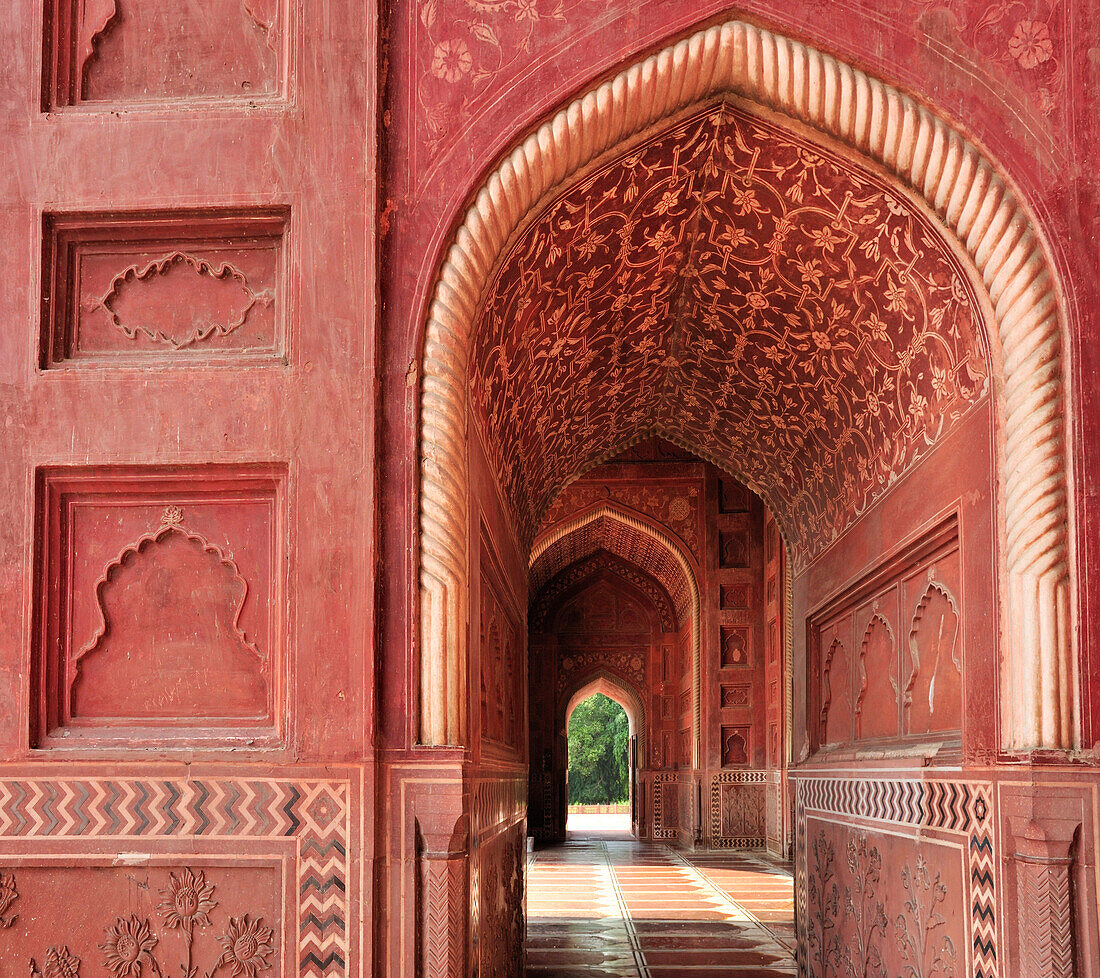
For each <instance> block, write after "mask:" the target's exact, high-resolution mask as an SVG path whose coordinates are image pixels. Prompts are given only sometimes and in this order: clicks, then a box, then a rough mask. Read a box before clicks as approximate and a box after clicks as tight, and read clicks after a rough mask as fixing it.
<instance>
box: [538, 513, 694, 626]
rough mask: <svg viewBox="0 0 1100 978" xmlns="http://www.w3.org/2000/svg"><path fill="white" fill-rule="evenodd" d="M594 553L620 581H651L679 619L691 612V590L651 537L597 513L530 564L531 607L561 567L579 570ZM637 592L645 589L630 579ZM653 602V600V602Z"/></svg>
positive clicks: (679, 569) (677, 566)
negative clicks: (610, 560)
mask: <svg viewBox="0 0 1100 978" xmlns="http://www.w3.org/2000/svg"><path fill="white" fill-rule="evenodd" d="M594 554H607V555H614V557H615V558H617V560H615V561H614V564H615V566H614V568H613V569H614V570H615V571H616V573H619V575H620V576H622V577H624V579H629V578H630V577H631V574H630V573H627V571H628V570H629V571H631V572H635V571H636V572H637V574H638V575H644V576H646V577H650V578H653V579H654V580H655V581H656V582H657V583H658V584H659V585H660V587H662V588H663V589H664V591H665V593H666V594H667V595H668V597H669V598H670V599H671V601H672V605H673V607H674V608H675V611H676V615H677V617H678V618H679V620H680V621H681V623H682V622H685V621H687V620H688V616H689V614H690V612H691V596H692V593H693V591H692V586H691V581H690V580H689V579H688V577H687V574H686V573H685V571H684V568H683V567H681V566H680V564H679V563H678V562H677V560H676V559H675V557H674V556H673V554H672V552H671V551H670V550H669V549H668V548H667V547H666V546H663V545H662V544H660V543H659V542H658V541H657V540H656V538H654V537H653V536H651V535H649V534H647V533H644V532H642V531H641V530H639V529H636V528H635V527H633V526H631V525H630V524H629V523H626V522H624V521H622V520H620V519H616V518H615V517H612V516H606V515H600V516H597V517H596V518H595V519H593V520H590V521H588V522H586V523H583V524H582V525H581V526H579V527H577V528H576V529H575V530H573V531H571V532H570V533H566V534H565V535H564V536H562V537H561V538H560V539H557V540H555V541H554V542H552V543H551V544H550V545H549V546H548V547H546V549H545V550H543V551H542V553H541V554H539V556H538V557H537V558H536V559H535V561H534V562H533V563H532V564H531V568H530V576H529V578H528V586H529V593H530V595H531V597H532V599H533V600H535V602H536V603H537V600H538V597H539V595H540V592H541V591H542V590H543V588H544V586H545V585H547V584H548V583H549V582H551V581H552V580H553V579H554V578H556V577H557V575H559V574H560V573H561V572H562V571H564V570H566V569H567V568H574V569H576V568H579V567H581V566H582V564H583V562H584V561H585V560H586V558H589V557H591V556H592V555H594ZM633 583H634V584H635V586H637V587H638V588H639V589H640V590H643V591H644V590H647V587H646V586H645V585H644V584H643V583H641V582H640V580H635V581H633ZM655 603H656V602H655Z"/></svg>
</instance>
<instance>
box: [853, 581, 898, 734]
mask: <svg viewBox="0 0 1100 978" xmlns="http://www.w3.org/2000/svg"><path fill="white" fill-rule="evenodd" d="M892 597H893V598H894V604H895V605H896V603H897V596H896V594H893V595H892ZM857 680H858V682H859V687H858V689H859V692H858V698H857V702H856V724H857V730H856V735H857V737H860V738H863V739H873V738H876V737H893V736H897V733H898V692H899V690H898V675H897V641H896V639H895V635H894V629H893V627H892V626H891V624H890V622H889V620H888V619H887V617H886V616H885V615H884V614H883V612H882V611H880V610H879V604H878V602H876V603H875V605H874V608H873V611H872V614H871V618H870V621H868V623H867V627H866V629H865V630H864V633H863V641H862V643H861V645H860V651H859V669H858V676H857Z"/></svg>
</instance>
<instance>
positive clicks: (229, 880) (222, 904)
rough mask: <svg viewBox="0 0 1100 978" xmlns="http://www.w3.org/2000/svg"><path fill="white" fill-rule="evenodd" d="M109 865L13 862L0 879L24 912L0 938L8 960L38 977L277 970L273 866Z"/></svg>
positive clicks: (277, 883)
mask: <svg viewBox="0 0 1100 978" xmlns="http://www.w3.org/2000/svg"><path fill="white" fill-rule="evenodd" d="M113 861H114V860H113V858H112V857H110V856H106V857H97V856H92V857H80V856H74V857H72V859H71V861H69V862H67V863H66V864H65V865H57V864H56V862H52V861H48V860H44V859H41V858H36V857H28V858H18V857H16V858H11V857H9V859H8V861H7V862H6V868H5V870H4V871H3V872H0V878H3V879H5V880H10V881H11V884H12V886H13V887H14V888H17V892H18V900H17V903H16V906H17V907H18V909H19V910H20V913H19V914H18V916H17V917H15V918H14V919H13V920H12V926H11V927H9V928H6V930H5V931H4V933H3V935H2V936H0V942H2V943H0V954H2V955H3V957H4V959H5V960H7V961H12V962H14V961H20V962H21V963H22V964H24V966H25V967H26V968H27V969H28V971H29V974H30V975H32V976H39V978H80V975H81V974H86V975H89V976H90V975H93V974H103V975H105V976H107V978H128V976H140V975H141V974H143V973H146V972H148V973H151V974H154V975H155V974H165V975H168V974H182V975H191V974H194V973H196V972H197V973H201V974H204V975H205V974H213V973H214V972H216V971H217V970H218V968H219V966H221V965H225V966H230V967H231V968H232V970H234V971H236V972H237V973H238V974H250V975H256V976H257V978H259V976H260V975H262V974H263V973H264V972H275V973H277V970H281V969H280V963H281V961H282V959H283V958H284V956H285V955H284V951H283V948H284V940H283V934H282V930H283V919H284V917H285V913H286V907H285V906H284V904H285V902H286V901H285V898H286V896H287V894H286V893H285V892H284V889H285V885H284V882H283V878H284V877H283V867H282V865H281V864H280V861H279V860H270V859H268V860H264V859H260V860H256V859H253V860H247V861H241V862H236V861H231V862H230V861H226V862H219V861H218V860H216V859H211V858H210V857H205V858H204V857H197V858H196V857H194V856H192V857H189V858H188V861H187V863H186V864H185V865H177V864H175V863H174V862H173V861H172V860H171V859H170V858H169V857H163V856H157V857H150V856H145V857H142V858H141V859H140V860H136V863H137V864H136V865H132V866H126V867H121V868H120V867H119V866H117V865H112V862H113ZM77 894H79V897H78V898H77V899H74V895H77ZM59 907H64V908H66V909H65V912H64V913H63V914H58V913H57V908H59ZM100 965H101V966H102V967H101V969H100V968H99V967H97V966H100ZM25 973H26V972H25Z"/></svg>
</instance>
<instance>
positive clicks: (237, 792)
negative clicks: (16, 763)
mask: <svg viewBox="0 0 1100 978" xmlns="http://www.w3.org/2000/svg"><path fill="white" fill-rule="evenodd" d="M351 797H352V783H351V781H350V780H346V779H345V780H336V779H302V780H297V779H289V778H249V777H243V778H192V779H177V778H136V777H135V778H130V777H122V778H66V779H64V780H62V779H57V778H0V841H2V840H16V839H18V840H34V839H104V840H107V839H110V840H125V839H197V838H201V839H216V838H221V839H225V838H248V839H293V840H295V842H296V843H297V881H296V886H295V894H296V898H297V901H298V903H297V919H298V954H297V959H298V975H299V978H345V976H346V975H347V974H348V970H347V969H348V934H347V921H348V912H349V907H348V900H349V892H348V890H349V869H350V867H349V864H348V841H349V837H350V831H351V830H350V821H349V819H350V814H351Z"/></svg>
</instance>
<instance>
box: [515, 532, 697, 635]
mask: <svg viewBox="0 0 1100 978" xmlns="http://www.w3.org/2000/svg"><path fill="white" fill-rule="evenodd" d="M620 526H622V524H620ZM625 529H629V527H626V528H625ZM564 553H565V548H562V555H561V556H555V557H554V558H553V559H554V560H555V566H556V563H557V561H558V560H559V559H562V557H563V556H564ZM548 570H549V565H547V566H542V567H540V569H539V575H540V579H541V578H542V577H543V576H544V575H545V574H546V572H547V571H548ZM608 576H613V577H616V578H618V579H619V580H621V581H625V582H626V583H627V584H629V585H630V586H631V587H632V588H633V589H634V590H636V591H639V592H641V593H642V594H644V595H646V597H647V598H648V599H649V603H650V604H651V605H652V606H653V609H654V611H655V613H656V615H657V618H658V620H659V621H660V622H661V626H662V628H664V630H665V631H666V632H673V631H675V630H676V629H677V628H678V627H679V623H678V622H677V620H676V610H675V609H674V608H673V606H672V600H671V599H670V598H669V596H668V593H667V591H666V589H665V587H664V585H662V584H661V582H660V581H659V580H657V578H655V577H653V576H652V575H651V574H649V573H647V572H646V571H645V570H643V569H642V568H640V567H638V566H636V565H635V564H632V563H629V562H628V561H625V560H623V559H621V558H620V557H617V556H615V554H613V553H610V552H609V551H607V550H596V551H595V552H594V553H591V554H588V555H587V556H585V557H581V558H580V559H579V560H577V561H575V562H574V563H572V564H569V565H567V566H566V567H565V568H564V569H563V570H560V571H558V572H556V573H554V574H553V575H552V576H551V577H549V578H548V579H546V581H545V583H544V584H543V586H542V587H541V588H539V590H538V591H532V592H531V608H530V611H529V613H528V615H527V625H528V628H529V629H530V630H531V631H541V630H543V628H544V627H545V625H546V623H547V621H551V620H553V615H554V614H557V613H558V611H559V609H560V607H561V605H562V604H564V603H565V602H566V601H567V600H569V599H570V598H572V596H573V595H575V594H576V593H577V592H578V591H580V590H582V589H583V588H586V587H588V586H589V585H590V582H592V581H594V580H596V579H603V578H606V577H608Z"/></svg>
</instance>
